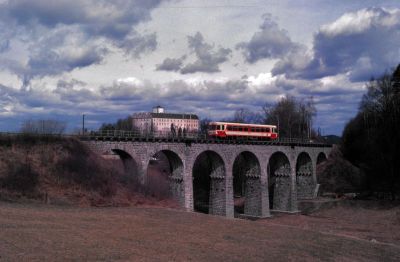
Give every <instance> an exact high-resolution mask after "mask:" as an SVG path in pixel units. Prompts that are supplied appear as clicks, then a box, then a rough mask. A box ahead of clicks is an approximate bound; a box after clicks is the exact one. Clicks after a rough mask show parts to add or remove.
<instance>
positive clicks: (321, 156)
mask: <svg viewBox="0 0 400 262" xmlns="http://www.w3.org/2000/svg"><path fill="white" fill-rule="evenodd" d="M326 160H327V157H326V155H325V154H324V153H322V152H321V153H319V154H318V157H317V165H319V164H321V163H322V162H325V161H326Z"/></svg>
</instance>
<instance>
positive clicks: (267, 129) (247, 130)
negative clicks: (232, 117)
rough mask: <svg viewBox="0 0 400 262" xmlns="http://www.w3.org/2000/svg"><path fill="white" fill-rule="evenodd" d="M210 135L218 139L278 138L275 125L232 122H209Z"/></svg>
mask: <svg viewBox="0 0 400 262" xmlns="http://www.w3.org/2000/svg"><path fill="white" fill-rule="evenodd" d="M208 135H209V137H211V138H218V139H252V140H274V139H278V133H277V129H276V126H274V125H258V124H242V123H230V122H211V123H209V125H208Z"/></svg>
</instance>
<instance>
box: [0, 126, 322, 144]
mask: <svg viewBox="0 0 400 262" xmlns="http://www.w3.org/2000/svg"><path fill="white" fill-rule="evenodd" d="M20 136H22V137H23V136H30V137H32V136H33V137H35V136H36V137H77V138H81V139H146V140H147V139H154V140H159V139H169V140H204V141H226V142H229V141H231V142H234V143H237V142H251V143H265V142H266V141H258V140H254V139H252V138H250V137H242V138H240V139H233V138H222V139H220V138H211V137H209V136H208V135H207V133H197V132H180V133H172V132H147V133H143V132H137V131H126V130H101V131H90V132H86V133H85V134H83V135H82V134H39V133H10V132H0V138H1V137H20ZM268 143H271V144H274V143H282V144H313V145H327V144H326V143H324V142H320V141H314V140H312V139H307V138H285V137H283V138H282V137H280V138H278V139H274V140H270V141H268Z"/></svg>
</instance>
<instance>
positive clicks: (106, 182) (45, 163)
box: [0, 135, 158, 206]
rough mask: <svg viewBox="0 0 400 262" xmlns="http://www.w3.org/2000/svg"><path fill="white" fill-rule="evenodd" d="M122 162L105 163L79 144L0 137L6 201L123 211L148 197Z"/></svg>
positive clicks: (0, 188)
mask: <svg viewBox="0 0 400 262" xmlns="http://www.w3.org/2000/svg"><path fill="white" fill-rule="evenodd" d="M147 192H149V190H145V189H144V188H143V187H141V186H140V185H139V183H137V182H136V180H135V176H132V175H128V174H126V173H125V172H124V168H123V166H122V163H121V161H119V160H118V159H117V160H105V159H103V158H102V157H101V156H99V155H97V154H96V153H94V152H92V151H91V150H90V149H89V148H88V147H87V146H86V145H84V144H83V143H81V142H80V141H78V140H76V139H74V138H60V137H45V136H42V137H39V136H27V135H25V136H14V137H9V136H8V137H0V199H3V200H12V201H15V200H17V199H23V200H35V201H43V202H47V203H55V204H79V205H95V206H105V205H106V206H107V205H112V206H121V205H135V204H140V203H147V204H152V203H154V202H156V201H158V200H156V199H154V198H149V197H146V196H145V194H146V193H147Z"/></svg>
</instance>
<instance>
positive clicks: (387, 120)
mask: <svg viewBox="0 0 400 262" xmlns="http://www.w3.org/2000/svg"><path fill="white" fill-rule="evenodd" d="M399 132H400V65H398V66H397V69H395V70H393V72H392V73H387V74H385V75H384V76H382V77H380V78H379V79H371V80H370V81H369V83H368V84H367V93H366V94H364V96H363V97H362V100H361V102H360V106H359V110H358V113H357V115H356V116H355V117H354V118H353V119H351V120H350V121H349V122H348V123H347V125H346V126H345V129H344V131H343V135H342V140H343V143H342V147H341V149H342V152H343V155H344V157H345V158H346V159H348V160H349V161H350V162H351V163H353V164H354V165H355V166H357V167H359V168H360V169H361V170H362V171H363V172H364V173H365V176H366V180H367V181H366V186H367V188H366V189H367V190H369V191H373V192H377V191H379V192H387V193H389V194H391V196H392V198H395V196H396V194H399V193H400V134H399Z"/></svg>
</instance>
